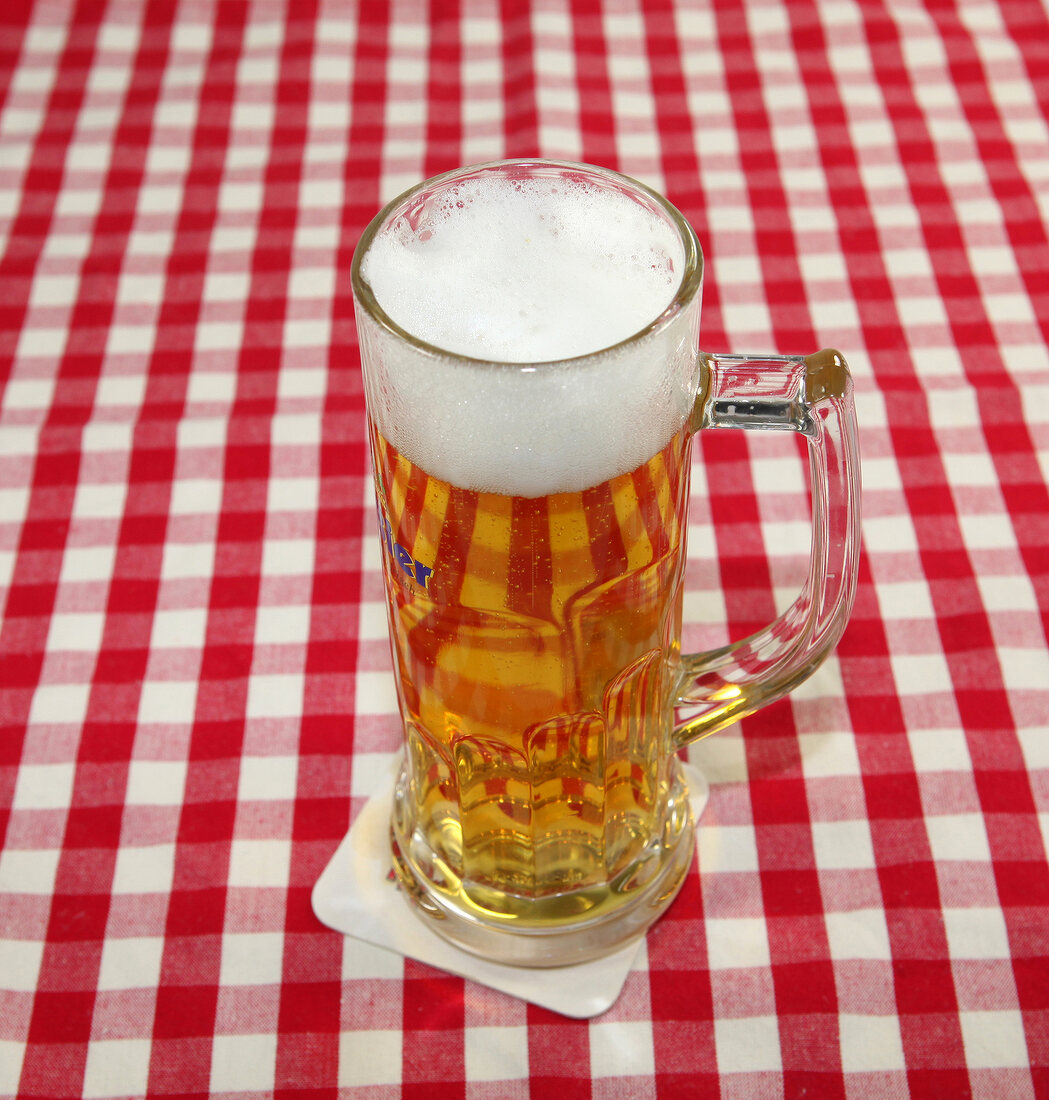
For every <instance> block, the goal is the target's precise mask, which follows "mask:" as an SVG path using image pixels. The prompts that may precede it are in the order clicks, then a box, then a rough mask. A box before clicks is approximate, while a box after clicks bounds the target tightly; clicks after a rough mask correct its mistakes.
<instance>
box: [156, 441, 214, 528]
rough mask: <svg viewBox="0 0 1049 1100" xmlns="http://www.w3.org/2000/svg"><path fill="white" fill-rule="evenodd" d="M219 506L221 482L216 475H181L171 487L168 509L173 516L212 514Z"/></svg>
mask: <svg viewBox="0 0 1049 1100" xmlns="http://www.w3.org/2000/svg"><path fill="white" fill-rule="evenodd" d="M216 445H217V444H216ZM221 507H222V482H221V480H220V479H219V478H217V477H214V478H210V477H183V478H179V479H178V480H177V481H176V482H175V484H174V485H173V486H172V487H171V502H170V504H169V505H168V511H169V512H170V513H171V515H173V516H199V515H206V516H213V515H217V514H218V512H219V509H220V508H221Z"/></svg>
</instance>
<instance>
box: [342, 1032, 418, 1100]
mask: <svg viewBox="0 0 1049 1100" xmlns="http://www.w3.org/2000/svg"><path fill="white" fill-rule="evenodd" d="M402 1047H403V1039H402V1036H401V1032H400V1031H377V1030H373V1031H344V1032H343V1033H342V1034H341V1035H340V1036H339V1088H353V1087H354V1086H356V1085H372V1086H374V1085H399V1084H400V1083H401V1057H402V1054H401V1052H402ZM362 1069H363V1070H364V1071H365V1072H364V1073H361V1070H362Z"/></svg>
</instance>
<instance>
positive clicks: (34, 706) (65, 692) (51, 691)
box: [29, 684, 91, 726]
mask: <svg viewBox="0 0 1049 1100" xmlns="http://www.w3.org/2000/svg"><path fill="white" fill-rule="evenodd" d="M90 695H91V685H90V684H40V686H39V687H38V688H37V689H36V691H35V692H34V693H33V702H32V703H31V704H30V706H29V724H30V725H31V726H33V725H50V724H55V725H59V724H66V723H68V724H71V725H80V724H81V723H82V722H83V721H84V718H85V716H86V715H87V702H88V699H89V697H90Z"/></svg>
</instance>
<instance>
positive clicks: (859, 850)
mask: <svg viewBox="0 0 1049 1100" xmlns="http://www.w3.org/2000/svg"><path fill="white" fill-rule="evenodd" d="M812 846H813V849H814V852H815V856H816V866H817V867H818V868H819V869H820V870H831V869H834V870H847V869H852V868H871V867H874V865H875V863H874V844H873V843H872V841H871V830H870V825H869V824H868V823H867V822H866V821H814V822H813V823H812Z"/></svg>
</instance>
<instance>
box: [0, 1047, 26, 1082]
mask: <svg viewBox="0 0 1049 1100" xmlns="http://www.w3.org/2000/svg"><path fill="white" fill-rule="evenodd" d="M25 1047H26V1045H25V1043H23V1042H19V1041H18V1040H15V1039H0V1094H2V1095H4V1096H14V1095H16V1094H17V1092H18V1081H19V1078H20V1077H21V1076H22V1063H23V1062H24V1061H25Z"/></svg>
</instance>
